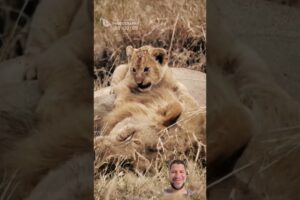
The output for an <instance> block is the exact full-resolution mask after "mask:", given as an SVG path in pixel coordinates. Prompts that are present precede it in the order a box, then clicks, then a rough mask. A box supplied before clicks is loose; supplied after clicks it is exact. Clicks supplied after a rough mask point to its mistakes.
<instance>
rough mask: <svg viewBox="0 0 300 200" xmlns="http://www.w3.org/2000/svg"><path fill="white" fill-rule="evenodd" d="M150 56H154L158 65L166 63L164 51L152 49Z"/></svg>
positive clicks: (165, 52)
mask: <svg viewBox="0 0 300 200" xmlns="http://www.w3.org/2000/svg"><path fill="white" fill-rule="evenodd" d="M151 55H152V56H154V58H155V60H156V61H157V62H158V63H159V64H161V65H165V64H166V63H167V51H166V50H165V49H162V48H153V49H152V50H151Z"/></svg>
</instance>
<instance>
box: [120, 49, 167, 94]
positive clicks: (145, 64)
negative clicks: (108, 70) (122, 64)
mask: <svg viewBox="0 0 300 200" xmlns="http://www.w3.org/2000/svg"><path fill="white" fill-rule="evenodd" d="M126 54H127V56H128V65H129V70H130V72H129V73H130V75H131V76H132V77H133V80H134V84H135V88H136V89H137V90H138V91H140V92H146V91H149V90H151V88H152V86H154V85H156V84H158V83H159V82H160V81H161V79H162V78H163V76H164V74H165V71H166V68H167V65H166V63H167V58H166V57H167V56H166V50H164V49H161V48H154V47H151V46H143V47H141V48H139V49H134V48H133V47H132V46H128V47H127V48H126Z"/></svg>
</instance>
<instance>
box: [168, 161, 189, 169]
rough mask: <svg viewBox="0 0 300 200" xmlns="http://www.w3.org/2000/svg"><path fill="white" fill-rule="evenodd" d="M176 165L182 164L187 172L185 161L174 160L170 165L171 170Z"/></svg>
mask: <svg viewBox="0 0 300 200" xmlns="http://www.w3.org/2000/svg"><path fill="white" fill-rule="evenodd" d="M174 164H182V165H183V166H184V169H185V170H186V171H187V166H186V163H185V161H183V160H178V159H176V160H172V161H171V162H170V163H169V170H170V169H171V167H172V165H174Z"/></svg>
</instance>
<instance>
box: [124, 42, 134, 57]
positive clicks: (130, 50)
mask: <svg viewBox="0 0 300 200" xmlns="http://www.w3.org/2000/svg"><path fill="white" fill-rule="evenodd" d="M133 50H134V48H133V47H132V46H131V45H129V46H127V47H126V55H127V58H128V60H129V59H130V58H131V56H132V53H133Z"/></svg>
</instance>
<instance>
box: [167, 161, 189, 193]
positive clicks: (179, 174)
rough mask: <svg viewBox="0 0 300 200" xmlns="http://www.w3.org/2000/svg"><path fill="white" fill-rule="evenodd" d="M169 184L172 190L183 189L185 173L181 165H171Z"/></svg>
mask: <svg viewBox="0 0 300 200" xmlns="http://www.w3.org/2000/svg"><path fill="white" fill-rule="evenodd" d="M169 178H170V182H171V184H172V186H173V188H174V189H177V190H180V189H181V188H183V186H184V183H185V181H186V171H185V167H184V165H183V164H173V165H172V167H171V169H170V173H169Z"/></svg>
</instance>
